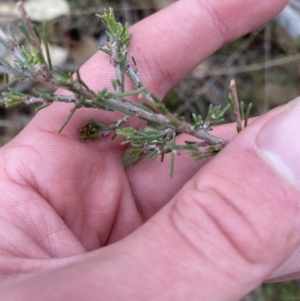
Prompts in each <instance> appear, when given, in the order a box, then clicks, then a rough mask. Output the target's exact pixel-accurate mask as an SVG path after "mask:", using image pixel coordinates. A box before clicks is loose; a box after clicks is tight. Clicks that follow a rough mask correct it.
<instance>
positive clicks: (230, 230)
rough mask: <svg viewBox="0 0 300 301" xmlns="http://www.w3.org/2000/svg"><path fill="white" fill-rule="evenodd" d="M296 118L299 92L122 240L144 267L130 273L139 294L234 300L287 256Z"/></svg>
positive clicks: (295, 200) (296, 216) (292, 230)
mask: <svg viewBox="0 0 300 301" xmlns="http://www.w3.org/2000/svg"><path fill="white" fill-rule="evenodd" d="M299 120H300V99H298V100H295V101H293V102H291V103H290V104H288V105H286V106H284V107H281V108H278V109H276V110H274V111H272V112H270V113H269V114H266V115H265V116H263V117H261V118H259V119H258V120H257V121H255V122H254V123H253V124H252V125H251V126H249V128H247V129H245V130H244V132H242V133H241V134H240V135H238V136H237V137H236V138H235V139H234V140H233V141H232V142H231V143H230V144H229V145H228V146H227V147H226V148H225V149H224V150H223V151H222V152H221V153H220V154H219V155H218V156H217V157H216V158H214V159H213V160H211V161H210V162H209V163H208V164H207V165H205V166H204V167H203V168H202V169H201V170H200V171H199V173H198V174H197V175H196V176H195V177H194V178H193V179H192V180H191V181H189V182H188V183H187V184H186V185H185V186H184V187H183V189H182V190H181V191H180V192H179V193H178V194H177V195H176V196H175V198H174V199H173V200H172V202H170V203H169V204H168V205H167V206H165V207H164V208H163V209H162V210H161V211H160V212H159V213H158V214H157V215H156V216H154V217H153V218H152V219H151V220H150V221H149V222H148V223H147V224H145V225H144V227H142V228H140V229H139V230H138V231H136V232H135V233H134V234H133V235H132V236H131V237H128V240H129V239H130V244H128V241H126V240H124V241H123V243H122V244H123V246H125V245H126V246H130V248H131V254H132V255H131V256H132V257H133V258H134V262H135V265H132V266H135V267H136V268H138V269H139V270H142V271H144V273H145V274H146V275H144V276H143V277H140V278H139V279H135V280H134V281H136V283H135V284H136V288H137V289H138V290H139V291H140V292H142V295H140V296H139V297H140V300H142V299H143V300H144V299H145V300H148V299H151V300H196V299H197V300H206V299H209V300H218V301H219V300H231V301H232V300H239V299H240V298H241V297H242V296H244V295H245V294H247V293H248V292H249V291H251V290H253V289H254V288H255V287H256V286H258V285H259V284H261V282H263V281H264V280H265V279H266V278H267V277H268V276H269V275H270V274H271V273H272V272H273V271H274V270H275V269H277V268H278V267H279V266H280V265H281V264H282V263H283V262H284V261H285V260H286V258H288V257H289V256H290V254H291V253H292V252H293V251H294V250H295V249H296V248H297V246H298V244H299V242H300V235H299V228H300V203H299V200H300V191H299V184H300V160H299V156H298V154H299V151H300V143H299V139H298V133H299V130H298V128H299V125H300V121H299ZM125 249H126V248H124V249H123V250H125ZM129 251H130V250H129V249H127V252H129ZM124 264H125V263H124ZM288 272H289V271H288V269H286V270H285V271H283V273H288ZM138 275H140V274H138ZM123 280H124V279H123ZM126 280H127V281H128V285H129V283H132V282H131V281H132V280H131V279H130V278H129V279H126ZM120 281H121V280H120ZM147 296H148V297H149V296H150V298H148V299H147ZM136 299H138V298H136Z"/></svg>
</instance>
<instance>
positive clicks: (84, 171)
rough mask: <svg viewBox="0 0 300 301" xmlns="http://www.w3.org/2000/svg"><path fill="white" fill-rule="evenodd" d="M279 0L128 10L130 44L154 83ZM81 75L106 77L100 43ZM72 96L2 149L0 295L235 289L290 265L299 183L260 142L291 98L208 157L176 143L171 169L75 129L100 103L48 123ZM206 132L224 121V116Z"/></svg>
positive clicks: (228, 129)
mask: <svg viewBox="0 0 300 301" xmlns="http://www.w3.org/2000/svg"><path fill="white" fill-rule="evenodd" d="M286 3H287V1H285V0H272V1H271V0H264V1H262V0H251V1H250V0H244V1H239V0H224V1H217V0H209V1H204V0H203V1H201V0H181V1H178V2H176V3H175V4H174V5H172V6H170V7H168V8H166V9H165V10H163V11H161V12H159V13H157V14H155V15H153V16H151V17H149V18H147V19H145V20H143V21H141V22H139V23H138V24H136V25H135V26H133V27H132V28H131V32H132V33H133V38H132V42H131V46H130V47H131V48H130V49H131V50H130V51H131V52H132V53H133V54H134V56H135V58H136V60H137V62H138V66H139V71H140V76H141V78H142V80H143V82H144V83H145V85H146V86H147V87H148V88H149V90H150V91H152V92H154V93H155V94H156V95H157V96H158V97H163V95H164V94H165V93H166V92H167V91H168V90H169V89H170V88H171V87H172V86H173V85H175V84H177V83H178V82H179V81H180V80H181V79H182V78H184V77H185V76H186V75H187V74H188V73H189V72H190V71H191V70H192V69H193V68H195V67H196V66H197V65H198V64H199V63H200V62H201V61H202V60H204V59H205V58H206V57H208V56H209V55H210V54H212V53H213V52H214V51H216V50H217V49H218V48H219V47H221V46H222V45H223V44H224V43H226V42H229V41H231V40H233V39H235V38H237V37H239V36H242V35H244V34H245V33H247V32H249V31H251V30H253V29H254V28H256V27H258V26H260V25H262V24H264V23H266V22H267V21H269V20H270V19H272V18H273V17H274V16H275V15H276V14H277V13H279V11H280V10H281V9H282V8H283V7H284V5H286ZM81 75H82V77H83V78H84V80H85V81H86V82H87V84H88V85H89V86H90V87H91V88H93V89H95V90H99V89H101V88H103V87H106V86H109V85H110V79H111V78H113V70H112V67H111V66H110V65H109V59H108V57H107V56H106V55H105V54H103V53H100V52H99V53H96V54H95V55H94V56H93V57H92V58H91V59H90V60H89V61H88V62H87V63H86V64H85V65H84V66H83V67H82V68H81ZM69 109H70V107H69V106H68V105H65V104H54V105H52V106H50V107H49V108H47V109H45V110H43V111H41V112H40V113H38V114H37V116H36V117H34V119H33V120H32V121H31V122H30V124H29V125H28V126H27V127H26V128H25V129H24V130H23V131H22V132H21V133H20V134H19V135H18V136H17V137H16V138H14V139H13V140H12V141H11V142H9V143H8V144H7V145H5V146H3V147H2V148H1V150H0V168H1V173H0V175H1V181H0V185H1V192H2V194H1V199H0V206H1V210H0V271H1V276H2V282H1V287H0V297H1V300H22V301H25V300H30V301H32V300H45V301H46V300H100V299H101V298H102V299H103V300H206V299H207V298H208V300H238V299H239V298H241V297H242V296H243V295H245V294H246V293H247V292H249V291H250V290H252V289H253V288H254V287H256V286H257V285H259V284H260V283H261V282H263V281H264V280H266V279H267V278H268V277H271V278H272V277H282V276H286V275H290V274H293V273H295V274H293V275H292V276H286V278H285V279H287V278H289V277H297V276H298V275H297V271H298V268H297V261H295V260H292V261H291V262H292V264H291V263H290V262H289V261H287V262H286V263H285V264H284V265H282V264H283V263H284V262H285V261H286V260H287V259H288V258H289V256H290V255H291V254H292V253H293V252H294V254H297V253H295V252H297V251H295V250H297V247H298V245H299V242H300V235H299V231H298V229H299V222H300V219H299V216H300V215H299V206H298V203H297V202H298V200H299V197H300V191H299V190H298V188H297V186H296V185H294V183H293V182H291V181H289V179H287V178H286V177H285V176H283V175H282V174H280V172H278V171H276V170H275V169H274V168H273V167H272V164H271V165H270V164H269V163H268V162H267V161H265V159H264V156H263V155H261V153H260V151H259V150H257V145H258V148H259V145H260V144H262V143H264V142H261V140H262V138H259V137H261V136H259V134H260V133H265V132H264V131H270V124H271V125H272V124H273V123H276V124H279V122H275V121H274V120H275V119H276V118H279V119H280V118H281V119H284V118H286V117H284V116H285V115H284V114H289V113H290V111H292V110H293V111H296V112H297V111H298V112H297V113H298V115H299V108H298V106H297V105H296V103H295V102H294V103H291V104H290V105H287V106H286V107H281V108H278V109H276V110H273V111H271V112H269V113H268V114H266V115H265V116H262V117H260V118H258V119H257V120H256V121H254V122H253V123H252V124H251V125H250V126H249V127H248V128H247V129H246V130H245V131H244V132H243V133H242V134H240V135H239V136H238V137H236V138H235V139H233V141H232V142H231V143H230V144H229V145H228V146H227V147H226V148H225V149H224V150H223V151H222V152H221V153H220V154H219V155H218V156H217V157H216V158H214V159H212V160H210V161H209V162H198V163H195V162H194V161H193V160H192V159H190V158H188V157H187V156H182V157H178V158H177V162H176V166H175V178H174V179H173V180H170V179H169V175H168V173H169V171H168V164H167V163H164V164H161V163H159V162H156V161H149V160H143V161H142V162H140V163H139V164H137V165H135V166H133V167H127V168H124V167H123V166H122V163H121V155H122V152H123V151H124V149H123V147H121V146H120V140H118V139H117V140H114V141H112V140H110V139H109V138H104V139H100V140H98V141H96V142H94V141H93V142H85V143H83V142H81V141H80V139H79V137H78V134H77V132H78V129H79V128H80V127H81V126H82V124H84V122H86V121H87V120H88V119H89V118H90V117H94V118H97V119H99V118H101V121H104V122H109V121H110V120H114V119H115V118H116V116H115V115H112V114H111V113H106V112H100V111H92V110H85V109H80V110H78V111H77V112H76V114H75V116H74V117H73V119H72V120H71V122H70V123H69V124H68V125H67V127H66V128H65V130H64V131H63V132H62V133H61V134H60V135H58V134H57V130H58V128H59V127H60V125H61V124H62V122H63V121H64V119H65V117H66V115H67V114H68V111H69ZM91 115H92V116H91ZM278 116H279V117H278ZM281 116H283V117H281ZM276 120H277V119H276ZM131 124H132V125H134V126H137V127H142V126H143V125H144V124H143V122H141V121H136V120H134V121H131ZM272 127H274V125H272ZM271 130H272V129H271ZM214 134H217V135H220V136H221V137H223V138H226V139H232V138H233V137H234V135H235V134H234V129H233V127H232V126H230V125H229V126H223V127H219V128H217V129H216V130H215V131H214ZM274 135H275V132H274ZM265 136H266V137H267V138H265V139H263V140H264V141H266V140H267V139H269V138H268V137H273V136H272V135H267V134H265ZM275 137H277V136H276V135H275ZM288 138H289V137H288ZM288 138H287V139H288ZM178 139H182V140H183V139H184V137H183V136H181V137H179V138H178ZM289 139H293V137H291V138H289ZM274 140H276V139H274ZM272 141H273V140H272ZM272 141H271V142H270V143H271V144H272ZM288 141H289V140H287V143H288ZM292 142H293V140H291V143H292ZM167 160H168V158H167ZM299 169H300V168H299ZM299 177H300V175H299ZM294 256H295V255H294ZM291 258H292V259H293V258H295V257H290V260H291ZM280 266H281V268H280ZM275 270H277V271H276V272H274V271H275ZM299 270H300V269H299ZM100 296H101V297H100ZM208 296H209V297H208ZM102 299H101V300H102Z"/></svg>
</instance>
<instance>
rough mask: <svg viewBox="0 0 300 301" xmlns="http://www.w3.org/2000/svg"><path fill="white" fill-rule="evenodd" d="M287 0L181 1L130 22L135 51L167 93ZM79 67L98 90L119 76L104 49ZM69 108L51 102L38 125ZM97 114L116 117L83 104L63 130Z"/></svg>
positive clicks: (143, 70) (149, 83)
mask: <svg viewBox="0 0 300 301" xmlns="http://www.w3.org/2000/svg"><path fill="white" fill-rule="evenodd" d="M286 3H287V1H285V0H276V1H274V0H267V1H260V0H254V1H253V0H247V1H239V0H227V1H222V2H220V1H215V0H210V1H204V0H202V1H201V0H182V1H178V2H176V3H175V4H174V5H171V6H169V7H167V8H166V9H165V10H163V11H161V12H159V13H157V14H154V15H153V16H151V17H149V18H147V19H144V20H143V21H141V22H139V23H138V24H136V25H134V26H133V27H132V28H131V33H132V42H131V45H130V56H131V55H134V56H135V58H136V60H137V62H138V68H139V74H140V77H141V79H142V81H143V82H144V84H145V85H146V87H147V88H148V89H149V90H150V91H151V92H153V93H155V94H156V95H157V96H158V97H162V96H163V95H164V94H165V93H166V92H167V91H168V90H169V89H170V88H171V87H172V86H173V85H175V84H176V83H178V82H179V81H180V80H181V79H183V78H184V77H185V76H186V75H187V74H188V73H189V72H190V71H191V70H192V69H194V68H195V67H196V66H197V65H198V64H199V63H200V62H201V61H202V60H203V59H205V58H206V57H207V56H209V55H210V54H212V53H213V52H214V51H216V50H217V49H218V48H219V47H221V46H222V45H223V44H224V43H227V42H228V41H230V40H233V39H235V38H237V37H239V36H241V35H243V34H245V33H247V32H249V31H251V30H252V29H253V28H255V27H257V26H260V25H261V24H263V23H265V22H267V21H269V20H270V19H271V18H272V17H274V16H275V15H276V14H277V13H278V12H279V11H280V9H282V8H283V6H284V5H285V4H286ZM241 15H242V17H241ZM80 73H81V76H82V78H83V79H84V81H85V82H86V83H87V84H88V85H89V87H90V88H92V89H94V90H99V89H102V88H104V87H110V86H111V84H110V81H111V78H113V77H114V70H113V67H112V66H111V65H110V63H109V58H108V56H107V55H106V54H104V53H102V52H98V53H96V54H95V55H94V56H93V57H92V58H91V59H90V60H89V61H87V62H86V63H85V65H84V66H83V67H82V68H81V69H80ZM69 110H70V106H67V105H60V104H59V105H52V106H50V108H47V109H46V110H44V111H42V112H41V113H39V114H38V116H37V118H35V121H34V125H38V127H39V128H40V129H43V128H45V129H46V130H49V128H50V129H51V130H52V131H57V128H58V127H59V126H60V125H61V124H62V123H63V121H64V120H65V118H66V114H67V113H68V111H69ZM97 116H99V117H100V118H101V121H103V122H109V120H111V119H114V118H115V115H113V117H111V113H105V114H104V113H101V114H99V111H97V110H95V111H93V110H91V109H89V110H84V109H80V110H78V111H77V113H76V114H75V116H74V118H73V120H71V122H70V124H69V126H68V127H67V128H66V129H65V131H64V134H65V135H68V136H77V134H78V128H80V127H81V126H82V125H83V124H84V123H85V122H86V121H87V120H89V119H90V118H91V117H93V118H97ZM99 117H98V118H97V119H99Z"/></svg>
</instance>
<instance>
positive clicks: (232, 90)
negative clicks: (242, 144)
mask: <svg viewBox="0 0 300 301" xmlns="http://www.w3.org/2000/svg"><path fill="white" fill-rule="evenodd" d="M229 90H230V93H231V96H232V100H233V103H234V112H233V113H234V114H235V116H236V127H237V131H238V132H240V131H241V130H242V129H243V126H242V119H241V113H240V106H239V99H238V96H237V91H236V84H235V80H234V79H232V80H231V81H230V85H229Z"/></svg>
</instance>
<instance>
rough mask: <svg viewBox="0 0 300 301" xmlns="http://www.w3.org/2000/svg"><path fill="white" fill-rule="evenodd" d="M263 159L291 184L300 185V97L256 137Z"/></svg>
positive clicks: (288, 105) (284, 108)
mask: <svg viewBox="0 0 300 301" xmlns="http://www.w3.org/2000/svg"><path fill="white" fill-rule="evenodd" d="M256 145H257V148H258V153H259V154H260V155H261V157H262V158H263V160H264V161H265V162H266V163H267V164H269V165H270V166H271V167H272V168H273V169H275V170H276V171H277V172H278V173H280V174H281V176H283V177H284V178H286V180H288V181H289V182H291V184H293V185H295V186H297V187H298V188H299V187H300V98H297V99H295V100H294V101H292V102H290V103H289V104H287V105H286V106H285V107H283V109H282V112H281V113H280V114H279V115H277V116H276V117H275V118H274V119H272V120H271V121H270V122H268V123H267V124H266V126H265V127H264V128H263V129H262V131H261V132H260V133H259V135H258V137H257V139H256Z"/></svg>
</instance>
